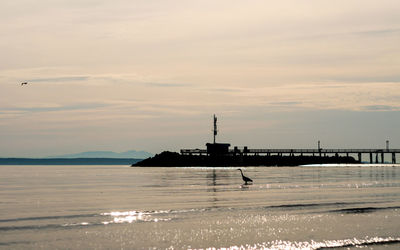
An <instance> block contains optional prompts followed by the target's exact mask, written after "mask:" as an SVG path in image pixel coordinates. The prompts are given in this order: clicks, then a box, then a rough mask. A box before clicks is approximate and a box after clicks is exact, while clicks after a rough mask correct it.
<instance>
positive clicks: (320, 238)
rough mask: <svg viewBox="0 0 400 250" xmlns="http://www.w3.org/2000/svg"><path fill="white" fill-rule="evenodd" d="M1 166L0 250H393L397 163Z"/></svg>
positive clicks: (399, 224) (399, 185)
mask: <svg viewBox="0 0 400 250" xmlns="http://www.w3.org/2000/svg"><path fill="white" fill-rule="evenodd" d="M242 169H243V170H244V174H245V175H246V176H248V177H250V178H252V179H253V180H254V183H253V184H252V185H243V181H242V179H241V176H240V172H239V171H237V170H236V168H229V167H228V168H200V167H199V168H131V167H128V166H0V249H148V248H156V249H166V248H168V249H190V248H195V249H199V248H201V249H205V248H212V249H214V248H228V249H261V248H269V249H325V248H350V249H351V248H358V247H365V248H373V249H399V248H400V165H329V166H319V165H314V166H301V167H246V168H242Z"/></svg>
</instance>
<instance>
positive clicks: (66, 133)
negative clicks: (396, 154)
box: [0, 0, 400, 157]
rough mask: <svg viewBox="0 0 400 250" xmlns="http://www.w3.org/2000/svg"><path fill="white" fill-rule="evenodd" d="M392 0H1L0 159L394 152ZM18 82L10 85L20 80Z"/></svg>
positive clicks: (398, 40)
mask: <svg viewBox="0 0 400 250" xmlns="http://www.w3.org/2000/svg"><path fill="white" fill-rule="evenodd" d="M399 13H400V2H399V1H398V0H379V1H377V0H374V1H370V0H358V1H355V0H343V1H342V0H335V1H332V0H329V1H328V0H310V1H307V0H305V1H302V0H292V1H288V0H281V1H268V0H263V1H258V0H248V1H239V0H229V1H225V0H218V1H216V0H213V1H208V0H202V1H197V0H196V1H194V0H185V1H183V0H181V1H174V0H163V1H160V0H146V1H136V0H113V1H104V0H2V1H0V37H1V39H0V56H1V59H0V157H7V156H33V157H40V156H48V155H57V154H64V153H75V152H80V151H88V150H113V151H126V150H130V149H137V150H146V151H149V152H152V153H158V152H160V151H162V150H179V149H180V148H201V147H204V144H205V143H206V142H208V141H211V140H212V134H211V128H212V115H213V114H214V113H215V114H217V115H218V116H219V118H220V123H219V125H220V135H219V138H218V140H219V141H224V142H230V143H231V144H234V145H239V146H245V145H247V146H249V147H251V148H291V147H293V148H299V147H307V148H314V147H316V142H317V140H321V142H322V145H323V147H325V148H330V147H331V148H334V147H346V148H361V147H362V148H381V147H384V146H385V141H386V140H387V139H389V140H390V142H391V146H392V147H397V148H400V133H399V128H400V46H399V44H400V15H399ZM23 81H28V82H29V84H28V85H25V86H21V85H20V83H21V82H23Z"/></svg>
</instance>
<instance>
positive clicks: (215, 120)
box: [213, 114, 218, 144]
mask: <svg viewBox="0 0 400 250" xmlns="http://www.w3.org/2000/svg"><path fill="white" fill-rule="evenodd" d="M213 132H214V144H215V137H216V136H217V133H218V130H217V117H216V116H215V114H214V130H213Z"/></svg>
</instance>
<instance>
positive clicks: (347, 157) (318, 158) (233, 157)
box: [132, 115, 400, 167]
mask: <svg viewBox="0 0 400 250" xmlns="http://www.w3.org/2000/svg"><path fill="white" fill-rule="evenodd" d="M217 134H218V129H217V117H216V116H215V115H214V128H213V136H214V140H213V142H212V143H206V148H205V149H199V148H196V149H181V150H180V153H178V152H168V151H164V152H162V153H160V154H156V155H155V156H154V157H151V158H148V159H145V160H143V161H140V162H138V163H136V164H132V166H133V167H134V166H160V167H162V166H175V167H184V166H299V165H307V164H338V163H346V164H347V163H362V162H368V161H363V156H364V158H365V157H366V156H367V157H368V156H369V157H368V158H369V162H370V163H387V162H385V156H386V157H387V156H388V155H389V156H391V162H392V163H393V164H395V163H396V154H398V153H400V149H391V148H390V147H389V141H386V148H382V149H376V148H375V149H344V148H342V149H341V148H337V149H326V148H322V147H321V143H320V141H318V147H317V148H314V149H313V148H308V149H301V148H297V149H295V148H292V149H273V148H272V149H268V148H267V149H257V148H255V149H252V148H248V147H247V146H243V147H238V146H234V147H233V148H231V144H230V143H220V142H216V136H217ZM387 159H389V160H390V158H387ZM364 160H365V159H364Z"/></svg>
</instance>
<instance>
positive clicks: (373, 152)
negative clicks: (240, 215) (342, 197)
mask: <svg viewBox="0 0 400 250" xmlns="http://www.w3.org/2000/svg"><path fill="white" fill-rule="evenodd" d="M396 153H400V149H248V148H247V147H244V148H237V147H235V148H234V149H230V150H229V154H232V155H267V156H270V155H280V156H283V155H289V156H294V155H314V156H315V155H317V156H329V155H336V156H338V155H339V154H345V155H346V156H349V155H350V154H357V155H358V161H360V162H361V161H362V155H363V154H367V155H368V154H369V162H370V163H374V162H375V163H384V162H385V154H391V155H392V163H393V164H394V163H396ZM181 154H182V155H207V150H206V149H181ZM374 156H375V157H374ZM379 156H380V157H379ZM379 158H380V159H379Z"/></svg>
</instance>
